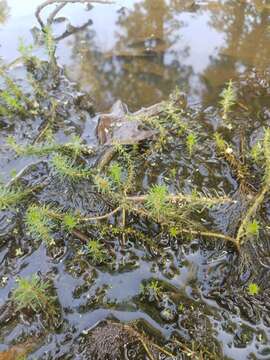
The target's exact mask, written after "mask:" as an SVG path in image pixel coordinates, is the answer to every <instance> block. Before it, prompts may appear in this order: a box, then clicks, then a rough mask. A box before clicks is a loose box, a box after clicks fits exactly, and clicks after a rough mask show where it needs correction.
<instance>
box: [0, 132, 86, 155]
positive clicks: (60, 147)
mask: <svg viewBox="0 0 270 360" xmlns="http://www.w3.org/2000/svg"><path fill="white" fill-rule="evenodd" d="M44 135H45V137H46V139H45V140H46V141H45V142H43V143H41V144H39V143H35V144H27V145H20V144H18V142H17V141H16V139H15V138H14V137H13V136H8V137H7V139H6V143H7V145H8V146H9V147H10V149H12V150H13V151H15V153H16V154H17V155H19V156H46V155H49V154H52V153H61V154H66V155H68V154H69V155H71V156H72V157H74V158H77V157H78V156H80V155H82V154H87V155H89V154H92V153H93V149H92V147H91V146H88V145H85V144H83V142H82V140H81V139H80V137H79V136H72V137H71V139H70V141H69V142H67V143H64V144H59V143H57V142H56V141H55V139H54V138H53V136H52V134H51V132H47V133H46V134H44Z"/></svg>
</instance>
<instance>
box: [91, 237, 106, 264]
mask: <svg viewBox="0 0 270 360" xmlns="http://www.w3.org/2000/svg"><path fill="white" fill-rule="evenodd" d="M87 253H88V255H89V257H90V258H91V260H92V261H93V263H94V264H102V263H103V262H105V261H106V259H107V253H106V250H105V247H104V245H103V244H101V243H100V242H99V241H98V240H90V241H89V242H88V244H87Z"/></svg>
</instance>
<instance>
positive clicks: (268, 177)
mask: <svg viewBox="0 0 270 360" xmlns="http://www.w3.org/2000/svg"><path fill="white" fill-rule="evenodd" d="M263 153H264V158H265V183H266V184H268V186H270V129H269V128H267V129H266V130H265V134H264V140H263Z"/></svg>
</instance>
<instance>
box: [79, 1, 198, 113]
mask: <svg viewBox="0 0 270 360" xmlns="http://www.w3.org/2000/svg"><path fill="white" fill-rule="evenodd" d="M117 24H118V26H119V31H118V32H117V33H116V34H115V38H116V45H115V47H114V49H113V50H112V51H110V52H107V53H106V54H101V53H100V52H98V50H97V47H96V45H95V34H94V33H93V32H91V31H87V32H84V33H80V34H77V35H76V40H75V41H74V48H73V56H74V57H76V56H78V55H79V54H80V55H83V56H82V59H81V60H80V64H79V69H78V71H79V73H80V75H79V76H80V79H79V81H81V82H82V84H91V83H92V84H94V85H95V86H94V92H95V97H97V95H98V93H97V92H98V91H100V98H101V97H102V98H103V100H104V96H105V97H106V99H107V101H108V102H109V103H111V102H112V98H111V97H113V98H117V97H119V98H121V99H122V100H123V101H124V102H127V103H128V104H129V105H130V106H131V107H133V108H136V107H137V106H138V104H140V105H141V106H142V105H147V104H151V103H154V102H157V101H159V100H160V99H162V98H163V97H166V96H168V94H169V93H170V92H171V91H172V89H173V88H174V87H175V86H176V85H179V84H181V85H182V84H183V83H185V84H186V86H187V85H188V80H189V78H190V76H191V75H192V73H193V71H192V68H191V67H188V66H185V65H183V64H182V63H181V59H183V58H184V57H186V56H188V48H179V46H178V48H173V44H174V43H175V42H176V41H177V40H178V39H179V29H180V28H181V26H182V24H181V22H180V21H179V20H178V19H177V16H176V13H175V8H174V7H173V6H172V4H167V3H166V2H165V1H164V0H155V1H152V0H144V1H142V2H139V3H136V4H135V5H134V7H133V8H132V9H126V8H124V9H122V11H119V16H118V21H117ZM83 37H84V40H85V46H82V45H81V41H80V40H82V38H83ZM89 45H90V46H89ZM98 84H99V85H98ZM99 100H100V99H98V101H99ZM103 103H104V101H103Z"/></svg>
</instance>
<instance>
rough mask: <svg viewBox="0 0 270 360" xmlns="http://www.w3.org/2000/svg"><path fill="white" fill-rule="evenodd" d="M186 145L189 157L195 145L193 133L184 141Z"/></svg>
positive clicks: (195, 138) (195, 140)
mask: <svg viewBox="0 0 270 360" xmlns="http://www.w3.org/2000/svg"><path fill="white" fill-rule="evenodd" d="M186 144H187V148H188V152H189V155H190V156H191V155H192V153H193V151H194V147H195V146H196V144H197V137H196V135H195V134H194V133H190V134H188V136H187V139H186Z"/></svg>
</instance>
